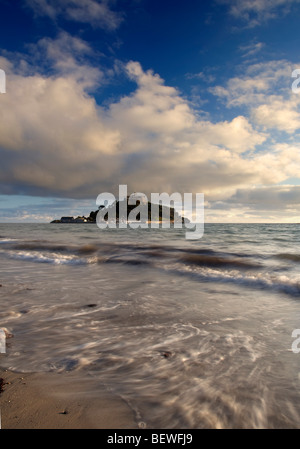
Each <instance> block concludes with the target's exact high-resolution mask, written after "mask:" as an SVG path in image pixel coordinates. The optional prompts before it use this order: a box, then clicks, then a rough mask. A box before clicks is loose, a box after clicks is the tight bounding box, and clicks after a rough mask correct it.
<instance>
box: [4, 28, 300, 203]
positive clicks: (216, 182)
mask: <svg viewBox="0 0 300 449" xmlns="http://www.w3.org/2000/svg"><path fill="white" fill-rule="evenodd" d="M36 49H37V51H39V52H43V55H46V56H45V57H47V58H48V62H49V64H50V63H51V64H52V65H53V72H54V73H53V75H52V76H45V75H43V74H41V73H39V71H38V70H35V72H33V69H32V68H31V71H30V73H31V75H27V76H24V75H22V73H21V72H18V71H16V70H14V67H13V65H12V63H11V62H9V61H8V60H7V59H5V58H2V59H1V66H3V67H4V68H5V69H6V70H7V80H8V83H7V93H6V94H5V95H2V96H1V97H0V101H1V103H0V104H1V108H0V155H1V160H2V163H1V167H0V183H1V187H2V192H3V193H5V192H6V193H27V194H34V195H49V196H50V195H52V196H61V197H69V198H93V197H94V198H96V196H97V195H98V194H99V193H101V192H103V191H110V192H112V193H117V188H118V185H119V184H123V183H124V184H127V185H128V189H129V191H142V192H145V193H146V194H149V193H150V192H155V191H158V192H164V191H167V192H169V193H171V192H176V191H179V192H194V193H195V192H204V193H205V195H206V196H207V199H208V200H209V201H210V202H214V201H223V202H225V204H228V203H226V201H227V200H228V198H231V197H233V195H235V193H236V192H237V190H238V189H240V190H241V189H246V190H247V189H250V187H251V186H254V185H269V186H272V185H274V184H276V183H279V182H283V181H284V180H285V179H287V178H288V177H289V176H296V175H295V173H296V172H298V173H299V168H300V158H299V156H298V155H297V154H299V152H298V146H297V144H294V145H293V146H292V147H291V146H289V145H287V144H286V145H284V146H280V145H274V144H273V146H272V147H270V148H269V150H268V151H266V150H265V151H264V152H262V153H257V152H256V151H255V150H256V148H257V146H260V145H262V144H264V142H265V141H266V138H267V137H268V134H267V133H265V132H262V131H259V130H258V129H256V127H255V126H254V124H253V123H251V121H250V120H249V118H247V117H245V116H244V115H238V116H236V117H234V118H233V119H232V120H227V121H221V122H216V123H213V122H211V121H210V120H203V119H200V118H199V116H198V115H197V114H196V113H195V112H194V111H193V109H192V108H191V106H190V104H189V103H188V102H187V101H186V100H185V99H184V98H183V97H182V96H181V95H180V92H179V91H178V90H177V89H175V88H174V87H171V86H167V85H166V84H165V83H164V81H163V79H162V78H161V77H160V76H159V75H158V74H155V73H153V72H152V71H150V70H149V71H144V70H143V69H142V67H141V65H140V64H139V63H138V62H134V61H133V62H129V63H128V64H127V65H126V66H124V70H125V73H126V74H127V76H128V77H129V78H130V79H131V80H133V81H134V82H135V83H136V89H135V90H134V91H133V92H132V93H131V94H130V95H126V96H124V97H122V98H121V99H120V100H119V101H116V102H114V103H112V104H110V105H108V106H107V108H105V109H104V108H101V107H100V106H99V105H97V104H96V102H95V100H94V98H93V96H92V95H91V93H90V88H91V86H93V85H95V83H96V82H97V81H96V79H97V76H96V77H95V74H99V76H100V75H101V73H102V71H101V70H100V69H95V68H94V67H90V66H89V65H88V64H87V63H86V62H85V60H84V59H82V60H81V57H80V55H82V54H84V53H85V52H86V51H87V52H88V51H89V48H88V47H86V46H85V43H84V42H83V41H80V40H72V39H71V38H70V36H68V35H65V34H63V35H60V36H59V38H58V39H57V40H56V41H51V40H49V39H48V40H43V41H41V42H40V43H38V44H37V45H36ZM61 60H64V61H67V63H66V65H65V64H63V65H61V64H60V63H59V61H61ZM81 64H83V66H82V65H81ZM82 67H84V72H85V76H80V74H81V73H82ZM252 69H253V68H252ZM95 70H96V72H95ZM250 72H251V70H249V73H248V74H247V79H245V80H243V81H245V82H246V84H247V85H250V86H252V89H253V91H254V89H255V88H254V86H253V85H252V84H251V76H250ZM253 73H255V71H254V72H253ZM254 76H256V75H254ZM100 82H101V77H100ZM264 82H265V84H264V85H261V86H259V87H258V88H257V90H258V91H259V93H261V95H265V93H264V92H265V91H264V89H265V88H267V89H268V88H269V87H270V86H271V85H272V82H271V81H269V82H268V80H267V81H266V80H265V81H264ZM246 84H244V85H243V84H242V83H240V84H239V89H245V86H246ZM235 87H236V85H235ZM230 88H231V85H230V84H229V85H228V86H226V87H225V88H224V89H225V90H226V92H228V98H230V99H234V98H235V95H237V91H236V90H235V88H233V89H230ZM297 152H298V153H297Z"/></svg>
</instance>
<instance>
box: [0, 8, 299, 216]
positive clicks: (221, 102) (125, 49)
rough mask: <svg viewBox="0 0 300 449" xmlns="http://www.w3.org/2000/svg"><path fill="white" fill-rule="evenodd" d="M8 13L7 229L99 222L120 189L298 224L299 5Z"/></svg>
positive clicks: (2, 102)
mask: <svg viewBox="0 0 300 449" xmlns="http://www.w3.org/2000/svg"><path fill="white" fill-rule="evenodd" d="M0 7H1V14H0V29H1V33H0V69H2V70H4V71H5V73H6V93H3V94H0V157H1V165H0V221H1V222H27V221H34V222H48V221H50V220H52V219H53V218H57V217H58V218H59V217H60V216H61V215H65V214H67V215H72V214H73V215H78V214H80V215H81V214H88V213H89V212H90V211H91V210H94V209H95V208H96V198H97V195H98V194H99V193H102V192H104V191H107V192H112V193H114V194H115V195H117V192H118V186H119V185H120V184H127V185H128V192H129V193H130V192H134V191H140V192H144V193H145V194H146V195H149V196H150V193H151V192H161V193H162V192H167V193H169V194H171V193H173V192H179V193H181V194H182V195H183V193H184V192H192V193H196V192H199V193H200V192H201V193H204V195H205V216H206V220H207V221H211V222H299V220H300V212H299V200H300V178H299V173H300V170H299V169H300V140H299V129H300V110H299V106H300V93H294V92H293V91H292V89H291V86H292V82H293V81H294V79H293V78H292V71H293V70H295V69H297V68H300V57H299V44H300V34H299V31H298V29H299V19H300V2H299V1H298V0H244V1H242V2H241V1H238V0H212V1H199V0H198V1H196V0H187V1H185V2H183V1H178V0H172V1H169V0H163V1H162V0H160V1H158V0H105V1H104V0H103V1H102V0H81V1H79V0H61V1H54V0H18V1H14V2H11V1H8V0H2V1H1V2H0Z"/></svg>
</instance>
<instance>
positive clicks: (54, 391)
mask: <svg viewBox="0 0 300 449" xmlns="http://www.w3.org/2000/svg"><path fill="white" fill-rule="evenodd" d="M0 378H2V379H3V381H4V384H3V388H2V392H0V412H1V428H2V429H136V428H138V425H137V423H136V421H135V417H134V412H133V411H132V410H131V409H130V407H129V406H128V405H127V404H126V403H125V401H123V400H122V399H121V398H120V397H117V396H115V395H113V394H112V393H111V392H109V391H107V390H106V389H105V388H104V387H103V388H101V387H99V383H98V382H96V381H95V380H94V379H90V381H88V385H83V382H82V380H81V379H80V378H79V377H78V376H76V375H74V374H73V373H68V372H67V373H63V374H57V373H29V374H28V373H25V374H24V373H19V372H12V371H9V370H5V369H3V368H1V367H0ZM84 382H85V381H84ZM85 383H86V382H85Z"/></svg>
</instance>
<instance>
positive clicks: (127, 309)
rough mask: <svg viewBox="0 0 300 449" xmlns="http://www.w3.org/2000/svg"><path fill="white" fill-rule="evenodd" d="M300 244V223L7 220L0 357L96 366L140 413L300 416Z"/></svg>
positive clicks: (17, 364)
mask: <svg viewBox="0 0 300 449" xmlns="http://www.w3.org/2000/svg"><path fill="white" fill-rule="evenodd" d="M299 248H300V225H296V224H295V225H293V224H284V225H283V224H277V225H276V224H272V225H271V224H248V225H245V224H206V225H205V232H204V236H203V238H201V239H199V240H186V239H185V230H184V229H182V230H174V229H164V230H162V229H158V230H157V229H155V230H154V229H153V230H152V229H146V230H133V229H130V228H128V229H125V230H112V229H108V230H99V229H98V227H97V226H96V225H95V224H22V225H21V224H20V225H18V224H0V284H2V287H1V288H0V305H1V307H0V328H6V329H7V331H8V332H9V333H11V334H13V338H8V339H7V340H6V343H7V345H6V353H5V354H0V365H1V366H2V367H5V368H8V369H13V370H17V371H21V372H32V371H34V372H37V371H38V372H41V371H42V372H49V371H52V372H57V373H62V374H64V373H65V372H70V371H72V372H73V373H76V375H78V377H80V378H82V380H83V382H82V388H83V389H84V388H85V385H87V382H88V380H89V379H93V380H96V381H97V382H99V388H102V389H103V387H104V388H107V389H109V390H110V391H111V392H112V393H114V394H116V395H118V396H120V397H122V398H123V400H124V401H126V402H127V404H128V405H129V406H130V407H131V408H132V410H133V411H134V413H135V417H136V420H137V423H138V425H139V426H140V427H147V428H157V429H158V428H161V429H163V428H165V429H167V428H170V429H172V428H182V429H184V428H190V429H191V428H299V427H300V353H297V352H295V351H293V350H292V343H293V341H294V340H295V338H293V337H292V332H293V331H294V329H298V328H300V249H299ZM299 347H300V344H299Z"/></svg>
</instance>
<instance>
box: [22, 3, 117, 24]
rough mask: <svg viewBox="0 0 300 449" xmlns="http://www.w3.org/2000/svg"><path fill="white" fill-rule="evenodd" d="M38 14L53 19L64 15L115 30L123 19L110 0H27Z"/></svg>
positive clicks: (64, 16) (73, 19) (68, 18)
mask: <svg viewBox="0 0 300 449" xmlns="http://www.w3.org/2000/svg"><path fill="white" fill-rule="evenodd" d="M26 1H27V4H28V5H29V6H30V7H31V8H32V9H33V10H34V12H35V14H36V15H41V16H48V17H50V18H51V19H52V20H56V19H58V18H60V17H63V18H65V19H67V20H71V21H76V22H81V23H89V24H91V25H92V26H94V27H99V28H104V29H108V30H115V29H116V28H118V26H119V25H120V23H121V21H122V17H121V15H120V13H117V12H115V11H113V10H112V9H111V8H110V4H111V3H112V2H111V1H109V0H99V1H97V0H59V1H56V0H26Z"/></svg>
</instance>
